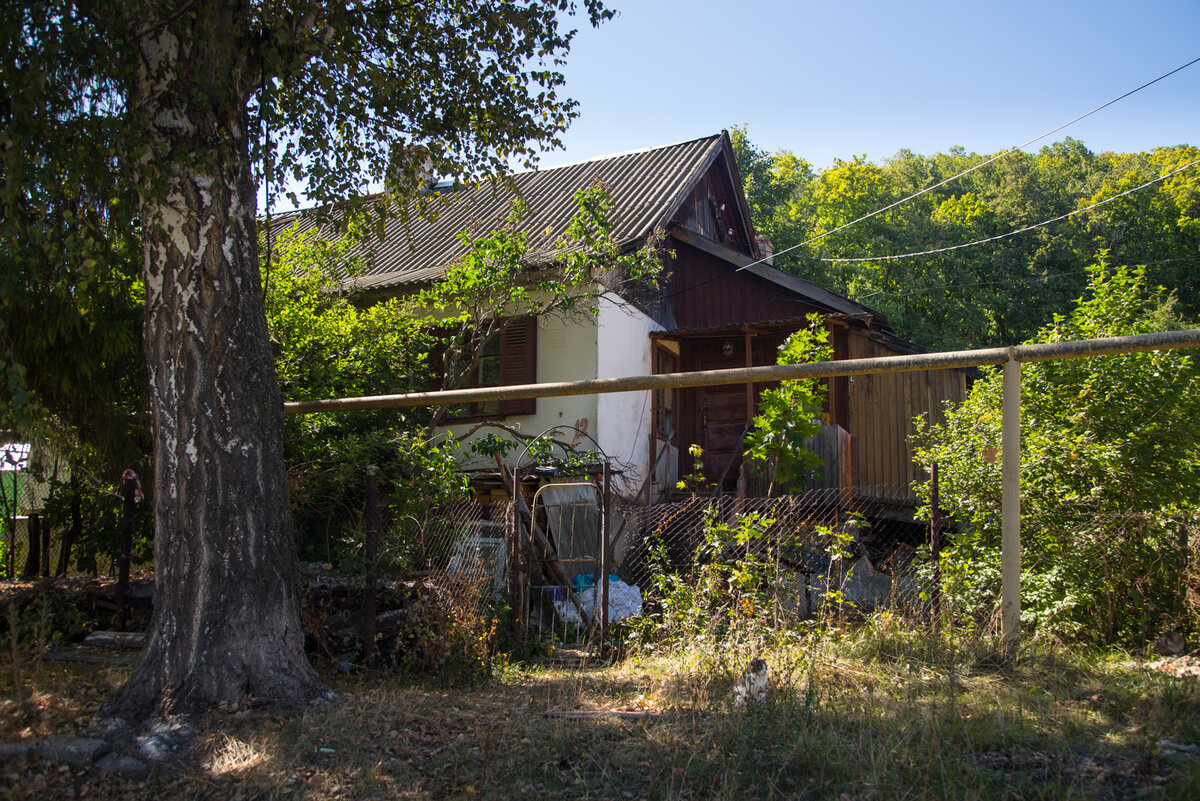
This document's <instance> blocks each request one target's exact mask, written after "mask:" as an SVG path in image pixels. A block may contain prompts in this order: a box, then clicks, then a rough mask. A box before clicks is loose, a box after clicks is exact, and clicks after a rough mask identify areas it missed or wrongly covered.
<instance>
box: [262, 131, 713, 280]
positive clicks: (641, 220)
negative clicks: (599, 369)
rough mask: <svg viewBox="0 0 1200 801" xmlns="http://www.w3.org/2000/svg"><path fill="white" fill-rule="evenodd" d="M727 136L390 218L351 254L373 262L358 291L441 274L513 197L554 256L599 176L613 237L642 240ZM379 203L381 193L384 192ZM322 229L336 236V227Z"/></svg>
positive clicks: (513, 181)
mask: <svg viewBox="0 0 1200 801" xmlns="http://www.w3.org/2000/svg"><path fill="white" fill-rule="evenodd" d="M723 137H724V134H716V135H714V136H707V137H704V138H702V139H693V140H691V141H689V142H681V143H679V144H674V145H667V146H665V147H657V148H651V149H648V150H639V151H635V152H631V153H622V154H619V155H615V156H605V157H602V158H598V159H594V160H592V161H585V162H579V163H577V164H568V165H564V166H561V167H553V168H550V169H545V170H534V171H531V172H523V173H517V174H516V175H513V176H511V177H510V180H509V181H508V182H506V183H504V184H501V185H498V186H492V185H490V184H489V185H484V186H479V187H474V188H469V189H463V190H460V191H457V192H455V193H454V194H453V196H452V197H451V199H450V201H449V202H448V203H447V204H444V205H443V204H434V205H435V212H436V214H430V215H425V216H420V217H416V216H413V217H411V218H410V219H409V221H408V230H407V231H406V230H405V223H404V222H402V221H401V220H400V219H399V218H396V217H393V218H391V219H389V220H388V221H387V224H386V227H385V232H384V236H383V239H382V241H379V240H372V241H371V242H370V243H368V244H364V245H362V246H360V247H359V248H357V249H356V252H354V253H352V254H351V255H354V256H363V257H367V258H366V261H367V264H368V267H367V268H366V270H365V271H364V272H362V273H360V274H358V275H357V276H355V279H354V286H355V287H357V288H359V289H384V288H389V287H396V286H400V285H404V284H410V283H418V282H423V281H428V280H430V279H432V278H436V277H437V276H438V275H440V274H441V273H442V271H443V270H445V268H446V267H448V266H450V265H451V264H453V263H454V262H455V260H457V259H458V258H460V257H461V256H462V255H463V254H464V253H466V248H465V247H464V246H463V244H462V242H461V241H460V240H459V236H458V235H459V233H460V232H462V231H464V230H468V229H470V228H474V229H476V230H479V231H481V232H482V231H491V230H495V229H497V228H499V227H501V226H502V225H503V224H504V222H505V220H506V218H507V217H508V215H509V213H510V212H511V209H512V202H513V200H514V199H515V198H516V197H518V196H519V197H522V198H524V199H525V200H526V202H527V203H528V204H529V210H528V212H527V213H526V215H525V218H524V220H522V222H521V225H520V229H521V230H523V231H525V232H527V234H528V236H529V249H530V252H531V253H533V254H535V255H536V254H543V255H547V256H548V255H549V254H550V253H552V252H553V251H554V249H555V248H554V243H555V241H556V240H557V239H558V238H559V237H561V236H562V235H563V233H564V232H565V231H566V228H567V225H568V224H569V223H570V221H571V219H572V218H573V217H574V216H575V214H576V212H577V211H578V208H577V206H576V204H575V201H574V197H575V194H576V193H577V192H579V191H580V190H582V189H585V188H587V187H588V186H590V185H592V183H594V182H596V181H603V182H604V183H605V184H607V186H608V189H609V192H610V195H611V198H612V201H613V210H612V215H611V220H610V221H611V222H612V224H613V238H614V239H615V241H616V242H617V243H618V244H622V245H623V244H626V243H630V242H637V241H640V240H641V239H643V238H644V237H646V236H648V235H649V234H651V233H652V232H653V231H654V230H655V229H656V228H660V227H665V226H666V224H667V223H668V222H669V221H670V216H671V215H672V214H673V213H674V211H675V210H676V209H677V208H678V207H679V205H680V203H681V202H682V201H683V200H684V199H685V197H686V195H687V193H689V192H690V191H691V189H692V187H693V186H694V185H695V182H696V181H697V180H698V179H699V178H700V176H701V175H703V173H704V171H705V170H706V169H707V168H708V166H709V165H710V164H711V163H712V161H713V160H714V159H715V158H716V157H717V155H718V154H719V153H720V152H721V150H722V139H723ZM380 200H382V196H381V197H380ZM297 221H299V223H300V228H301V230H305V229H311V228H312V227H313V225H314V221H313V219H312V215H311V213H309V212H292V213H290V214H286V215H281V216H279V217H277V218H275V219H273V220H272V224H271V227H272V229H273V230H274V231H280V230H282V229H283V228H284V227H286V226H290V225H292V224H293V223H295V222H297ZM325 233H327V234H330V235H331V234H332V229H329V230H328V231H326V232H325Z"/></svg>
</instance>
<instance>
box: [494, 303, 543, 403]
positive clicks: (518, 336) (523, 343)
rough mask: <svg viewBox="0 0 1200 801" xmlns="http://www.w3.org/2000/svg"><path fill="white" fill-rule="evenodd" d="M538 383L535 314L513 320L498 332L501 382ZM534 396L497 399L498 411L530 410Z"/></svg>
mask: <svg viewBox="0 0 1200 801" xmlns="http://www.w3.org/2000/svg"><path fill="white" fill-rule="evenodd" d="M535 383H537V318H536V317H522V318H521V319H519V320H513V321H512V322H510V323H509V324H508V326H506V327H505V329H504V330H503V331H501V332H500V386H504V387H508V386H513V385H514V384H535ZM536 409H537V398H522V399H521V400H506V401H500V414H502V415H510V414H533V413H534V411H535V410H536Z"/></svg>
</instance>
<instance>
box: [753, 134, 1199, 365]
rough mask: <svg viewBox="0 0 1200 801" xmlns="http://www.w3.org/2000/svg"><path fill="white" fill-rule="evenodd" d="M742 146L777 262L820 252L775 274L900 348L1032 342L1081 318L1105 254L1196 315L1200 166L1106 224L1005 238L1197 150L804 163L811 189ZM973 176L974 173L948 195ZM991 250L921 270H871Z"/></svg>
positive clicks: (1188, 158) (1109, 216) (784, 161)
mask: <svg viewBox="0 0 1200 801" xmlns="http://www.w3.org/2000/svg"><path fill="white" fill-rule="evenodd" d="M732 138H733V145H734V150H735V155H736V156H737V161H738V165H739V167H740V168H741V169H743V171H745V172H744V174H745V175H746V176H747V177H746V179H745V190H746V195H747V202H748V203H749V205H750V208H751V214H752V217H753V220H754V223H755V226H756V228H758V229H759V230H760V231H761V232H762V233H765V234H766V235H768V236H770V237H771V238H772V240H773V241H774V242H775V244H776V249H777V250H784V249H786V248H788V247H791V246H793V245H797V244H799V243H801V242H805V241H808V240H810V239H812V240H815V241H812V242H811V243H809V244H807V245H804V246H803V247H800V248H797V249H796V250H794V251H791V252H789V253H783V254H780V255H777V256H776V258H775V264H776V266H779V267H781V268H782V269H786V270H790V271H792V272H795V273H797V274H799V275H803V276H804V277H806V278H810V279H812V280H814V281H817V282H818V283H821V284H823V285H825V286H828V287H829V288H831V289H834V290H835V291H838V292H842V293H844V294H846V295H848V296H850V297H852V298H854V299H855V300H858V301H859V302H862V303H864V304H866V305H868V306H871V307H872V308H875V309H878V310H879V311H881V312H883V313H884V314H886V315H887V316H888V318H889V319H890V320H891V321H892V323H893V324H894V325H895V326H896V328H897V329H898V331H899V332H900V333H901V335H903V336H905V337H907V338H909V339H912V340H914V341H917V342H920V343H922V344H925V345H929V346H933V347H940V348H969V347H986V346H994V345H1003V344H1012V343H1013V342H1018V341H1021V340H1022V339H1025V338H1027V337H1029V336H1030V335H1032V334H1033V333H1034V332H1035V331H1037V330H1038V329H1039V328H1041V327H1042V326H1045V325H1047V324H1048V323H1050V321H1051V320H1052V319H1053V317H1054V315H1055V314H1062V313H1065V312H1066V311H1067V310H1069V309H1070V308H1071V302H1072V300H1073V299H1074V298H1076V297H1078V296H1079V294H1080V292H1082V291H1083V288H1084V286H1085V285H1086V282H1087V265H1089V264H1091V263H1093V262H1095V261H1096V260H1097V259H1098V258H1100V254H1101V253H1102V252H1107V253H1109V254H1110V255H1109V256H1108V258H1110V259H1112V260H1114V261H1116V262H1119V263H1124V264H1132V263H1137V264H1146V265H1147V269H1148V270H1149V271H1150V275H1151V276H1152V277H1153V278H1154V280H1155V281H1157V282H1159V283H1162V284H1163V285H1165V286H1167V287H1168V288H1169V289H1171V290H1172V291H1173V292H1175V294H1176V296H1177V297H1178V299H1179V304H1180V309H1181V311H1183V312H1184V313H1185V314H1188V315H1192V316H1194V315H1195V314H1196V313H1197V312H1200V306H1198V305H1197V294H1198V289H1197V285H1196V281H1195V278H1194V275H1195V269H1194V268H1195V265H1196V261H1197V258H1200V242H1197V239H1196V236H1197V224H1198V223H1197V220H1200V202H1197V200H1196V198H1197V191H1198V189H1197V187H1198V183H1200V167H1197V168H1193V169H1189V170H1186V171H1184V172H1181V173H1179V174H1178V175H1175V176H1172V177H1170V178H1168V179H1166V180H1165V181H1163V182H1162V183H1160V184H1155V185H1152V186H1150V187H1147V188H1145V189H1142V190H1140V191H1138V192H1136V193H1134V194H1132V195H1129V196H1127V197H1125V198H1121V199H1118V200H1114V201H1113V202H1111V203H1109V204H1107V205H1105V206H1102V207H1100V208H1098V209H1096V210H1093V211H1090V212H1087V213H1083V214H1078V215H1075V216H1072V217H1070V218H1068V219H1065V220H1061V221H1059V222H1056V223H1053V224H1051V225H1048V226H1043V227H1039V228H1036V229H1034V230H1032V231H1028V232H1026V233H1022V234H1020V235H1017V236H1005V235H1006V234H1008V233H1010V232H1012V231H1016V230H1018V229H1022V228H1025V227H1027V226H1032V225H1036V224H1038V223H1041V222H1043V221H1045V220H1050V219H1053V218H1056V217H1060V216H1063V215H1065V214H1069V213H1071V212H1074V211H1076V210H1077V209H1083V208H1085V207H1087V206H1090V205H1092V204H1094V203H1097V202H1099V201H1102V200H1106V199H1109V198H1113V197H1114V196H1116V195H1117V194H1119V193H1120V192H1123V191H1125V190H1127V189H1131V188H1133V187H1136V186H1139V185H1141V184H1142V183H1145V182H1146V181H1149V180H1151V179H1154V178H1157V177H1161V176H1164V175H1167V174H1168V173H1170V172H1171V171H1173V170H1175V169H1177V168H1179V167H1181V166H1183V165H1185V164H1188V163H1190V162H1192V161H1194V160H1195V159H1196V158H1197V157H1198V155H1197V151H1196V148H1193V147H1187V146H1180V147H1171V148H1158V149H1156V150H1155V151H1153V152H1152V153H1135V154H1123V155H1119V154H1113V153H1099V154H1097V153H1093V152H1091V151H1090V150H1088V149H1087V148H1086V147H1085V146H1084V145H1083V143H1082V142H1079V141H1078V140H1074V139H1067V140H1064V141H1063V142H1058V143H1055V144H1052V145H1049V146H1047V147H1045V148H1042V150H1041V151H1039V152H1038V153H1036V154H1031V153H1024V152H1015V153H1009V154H1007V155H1005V156H1003V157H1002V158H998V159H995V160H993V161H990V162H989V159H990V158H992V157H990V156H987V155H980V154H975V153H968V152H967V151H965V150H964V149H962V148H954V149H952V150H951V151H949V152H947V153H939V154H936V155H933V156H922V155H918V154H915V153H913V152H911V151H907V150H901V151H900V152H898V153H897V154H896V155H895V156H893V157H892V158H890V159H887V160H885V161H884V162H883V163H882V165H880V166H876V165H874V164H872V163H870V162H868V161H866V159H863V158H856V159H851V160H850V161H841V160H838V161H836V162H835V163H834V165H833V166H831V167H830V168H828V169H826V170H821V171H814V170H812V169H811V168H810V167H808V165H804V167H805V168H806V169H805V170H804V172H803V173H802V179H800V180H792V179H791V177H790V176H793V175H795V173H793V172H792V170H791V166H792V165H794V164H795V163H796V162H797V161H798V160H797V158H796V156H795V155H794V154H792V153H791V152H790V151H786V150H781V151H778V152H776V153H766V152H764V151H762V150H760V149H758V148H756V147H755V146H754V145H753V143H751V142H750V140H749V137H748V135H747V132H746V130H745V129H744V128H742V129H738V130H737V131H736V135H734V136H733V137H732ZM969 168H977V169H975V171H974V172H971V173H969V174H968V175H965V176H963V177H961V178H958V179H956V180H954V181H951V182H949V183H947V184H946V185H944V186H938V184H940V183H941V182H942V181H945V180H946V179H948V178H950V177H951V176H953V175H956V174H958V173H960V172H962V171H964V170H966V169H969ZM931 187H936V188H934V189H931V190H930V188H931ZM925 190H930V191H927V192H925V193H924V194H922V195H921V196H920V197H917V198H915V199H914V200H911V201H908V202H906V203H903V204H901V205H899V206H897V207H896V208H894V209H889V210H888V211H886V212H883V213H882V214H878V215H876V216H873V217H871V218H870V219H868V220H865V221H863V222H860V223H856V224H854V225H852V226H850V227H849V228H846V229H844V230H840V231H837V230H835V229H837V228H838V227H839V226H841V225H844V224H846V223H848V222H851V221H853V220H856V219H858V218H860V217H862V216H864V215H866V214H869V213H871V212H874V211H876V210H878V209H882V208H885V207H887V206H889V205H890V204H892V203H894V202H895V201H897V200H899V199H901V198H904V197H908V196H911V195H914V194H916V193H918V192H923V191H925ZM829 232H833V233H829ZM827 233H828V235H824V234H827ZM996 237H1000V238H997V239H995V241H991V242H988V243H986V244H982V245H976V246H973V247H967V248H959V249H953V250H947V251H944V252H940V253H933V254H930V255H926V256H919V257H915V258H906V259H894V260H893V259H882V258H877V259H872V258H871V257H872V256H876V257H882V256H891V255H896V254H903V253H917V252H924V251H934V250H940V249H943V248H955V247H956V246H958V245H962V244H965V243H969V242H975V241H979V240H985V239H990V238H996ZM837 259H856V260H859V261H852V262H841V261H837Z"/></svg>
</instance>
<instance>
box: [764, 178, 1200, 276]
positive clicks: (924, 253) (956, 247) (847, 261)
mask: <svg viewBox="0 0 1200 801" xmlns="http://www.w3.org/2000/svg"><path fill="white" fill-rule="evenodd" d="M1197 164H1200V159H1196V160H1195V161H1193V162H1191V163H1189V164H1185V165H1183V166H1182V167H1180V168H1179V169H1176V170H1172V171H1171V172H1169V173H1166V174H1165V175H1160V176H1158V177H1157V178H1153V179H1151V180H1149V181H1146V183H1144V184H1142V185H1141V186H1135V187H1133V188H1132V189H1126V190H1125V191H1124V192H1121V193H1120V194H1118V195H1113V196H1112V197H1110V198H1105V199H1104V200H1101V201H1100V202H1099V203H1093V204H1092V205H1090V206H1084V207H1083V208H1082V209H1075V211H1069V212H1067V213H1066V214H1060V215H1059V216H1057V217H1052V218H1051V219H1049V220H1042V221H1041V222H1039V223H1034V224H1033V225H1027V226H1025V227H1024V228H1019V229H1017V230H1016V231H1009V232H1008V233H1004V234H997V235H996V236H989V237H988V238H987V239H976V240H975V241H974V242H963V243H962V244H960V245H947V246H946V247H944V248H933V249H932V250H921V251H916V252H914V253H899V254H896V255H894V256H865V257H861V258H854V259H838V258H819V257H816V256H811V257H806V258H809V259H810V260H811V261H824V262H833V263H837V264H853V263H861V262H868V261H894V260H896V259H911V258H915V257H917V256H933V255H936V254H938V253H945V252H947V251H950V250H962V249H963V248H970V247H974V246H976V245H984V244H987V243H988V242H997V241H999V240H1001V239H1008V238H1009V237H1011V236H1016V235H1017V234H1024V233H1027V232H1029V231H1032V230H1034V229H1035V228H1042V227H1045V226H1047V225H1051V224H1053V223H1056V222H1061V221H1062V220H1065V219H1067V218H1068V217H1074V216H1075V215H1076V214H1082V213H1083V212H1085V211H1091V210H1092V209H1096V208H1099V207H1100V206H1103V205H1104V204H1105V203H1112V202H1113V201H1114V200H1117V199H1119V198H1123V197H1125V196H1126V195H1132V194H1133V193H1134V192H1140V191H1141V190H1143V189H1145V188H1146V187H1148V186H1152V185H1153V184H1156V183H1159V182H1160V181H1165V180H1167V179H1168V178H1170V177H1171V176H1172V175H1175V174H1177V173H1181V172H1183V171H1184V170H1186V169H1188V168H1189V167H1195V166H1196V165H1197ZM742 269H744V268H742Z"/></svg>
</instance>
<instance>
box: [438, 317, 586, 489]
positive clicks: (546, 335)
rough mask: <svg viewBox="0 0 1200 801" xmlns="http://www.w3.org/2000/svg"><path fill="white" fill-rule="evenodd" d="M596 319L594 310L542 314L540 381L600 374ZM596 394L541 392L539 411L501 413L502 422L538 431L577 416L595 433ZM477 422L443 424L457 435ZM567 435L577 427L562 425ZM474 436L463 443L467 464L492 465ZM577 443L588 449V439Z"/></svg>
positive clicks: (527, 431) (492, 430)
mask: <svg viewBox="0 0 1200 801" xmlns="http://www.w3.org/2000/svg"><path fill="white" fill-rule="evenodd" d="M596 332H597V326H596V322H595V320H594V319H593V318H591V316H590V315H589V316H588V317H586V318H584V317H580V318H578V319H573V320H562V319H557V318H544V317H543V318H539V319H538V331H537V338H538V339H537V380H538V383H539V384H544V383H547V382H550V381H583V380H587V379H589V378H595V377H596V370H597V365H596ZM596 417H597V415H596V396H595V395H575V396H570V397H565V398H538V400H537V412H536V413H535V414H523V415H513V416H510V417H506V418H503V419H501V420H499V421H497V422H502V423H504V424H506V425H509V426H514V427H517V428H519V429H520V431H521V433H522V434H528V435H531V436H536V435H538V434H540V433H542V432H543V431H545V430H546V429H548V428H552V427H554V426H575V425H577V424H579V421H581V420H584V421H586V423H584V424H582V425H580V427H581V428H582V427H586V428H587V429H588V433H590V434H591V435H592V436H595V431H596ZM475 425H476V423H456V424H454V425H451V426H447V427H445V428H444V429H442V430H448V431H449V432H450V433H451V434H452V435H453V436H456V437H457V436H460V435H461V434H463V433H464V432H466V431H468V430H470V429H471V428H472V427H474V426H475ZM496 433H501V432H500V431H499V430H498V429H496V428H486V427H485V428H483V429H481V430H480V431H478V432H476V434H474V435H473V436H472V437H471V439H475V438H477V437H483V436H486V435H488V434H496ZM564 436H565V438H566V440H567V441H568V442H569V441H571V439H572V437H573V436H574V432H572V431H570V430H569V429H564ZM469 444H470V439H468V440H466V441H465V442H464V443H463V450H464V452H465V453H464V457H465V458H464V462H463V467H464V468H465V469H468V470H470V469H476V468H486V467H489V466H490V467H494V466H495V461H494V460H492V459H490V457H479V456H475V455H474V454H471V453H470V449H469ZM578 447H580V448H581V449H586V448H587V444H586V441H584V442H582V443H581V444H580V445H579V446H578ZM520 453H521V451H520V449H518V450H517V451H515V452H513V453H510V454H509V455H508V458H507V460H506V461H507V462H508V464H510V465H512V464H515V463H516V461H517V459H518V458H519V456H520Z"/></svg>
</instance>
